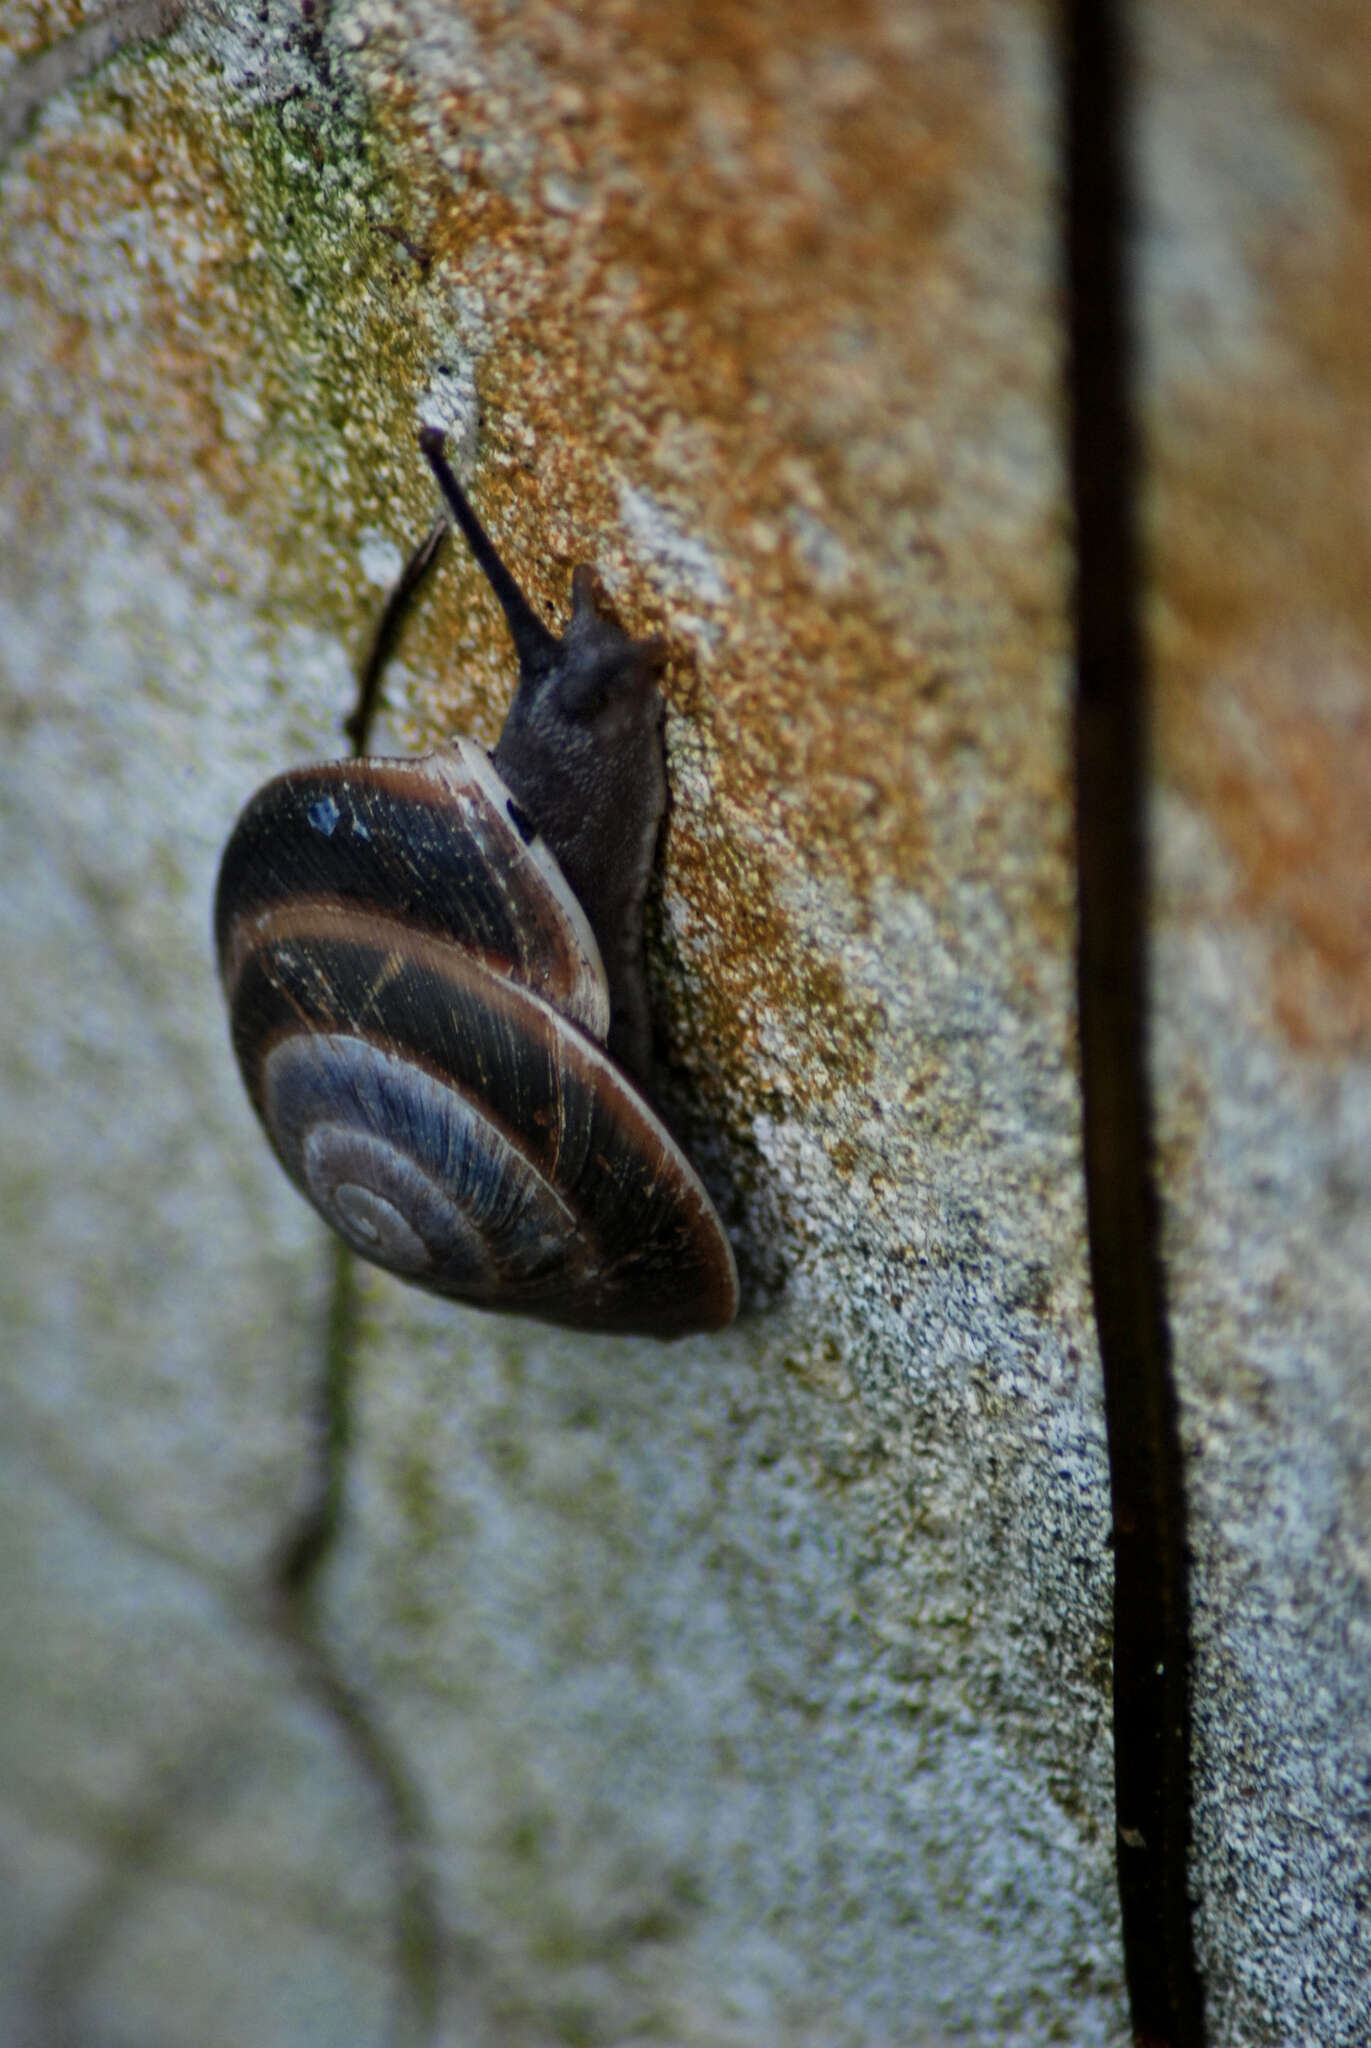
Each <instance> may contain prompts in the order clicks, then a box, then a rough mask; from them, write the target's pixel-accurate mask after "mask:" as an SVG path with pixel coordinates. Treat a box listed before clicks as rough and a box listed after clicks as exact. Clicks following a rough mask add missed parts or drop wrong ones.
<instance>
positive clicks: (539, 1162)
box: [218, 764, 736, 1336]
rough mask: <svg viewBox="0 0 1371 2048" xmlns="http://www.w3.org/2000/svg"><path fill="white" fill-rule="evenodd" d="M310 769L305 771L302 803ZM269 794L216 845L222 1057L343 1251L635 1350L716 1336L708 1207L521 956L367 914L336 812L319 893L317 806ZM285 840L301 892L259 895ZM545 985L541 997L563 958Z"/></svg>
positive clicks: (718, 1279)
mask: <svg viewBox="0 0 1371 2048" xmlns="http://www.w3.org/2000/svg"><path fill="white" fill-rule="evenodd" d="M389 765H390V764H382V766H383V768H388V767H389ZM354 772H355V771H354ZM318 773H319V771H317V770H302V771H301V776H302V778H306V780H305V782H304V784H303V787H304V789H305V790H306V792H314V791H317V787H318V784H317V779H316V778H317V776H318ZM289 781H290V778H289V777H284V778H278V783H289ZM276 788H277V785H269V786H268V790H267V791H266V792H263V793H262V794H263V797H270V806H269V807H270V809H271V810H272V812H273V813H274V815H273V817H272V819H271V831H270V833H269V834H267V835H264V836H260V837H259V820H258V818H257V816H256V814H255V805H256V803H258V802H260V801H261V800H260V799H258V800H255V802H254V805H250V806H249V809H248V811H247V812H246V813H245V814H244V823H243V826H242V827H241V828H240V829H242V830H243V831H244V832H245V834H246V835H247V838H248V840H249V842H250V843H249V844H248V845H246V846H242V845H239V844H237V837H238V835H237V834H235V837H234V840H231V841H230V846H229V851H228V854H227V855H226V857H225V866H224V872H225V876H226V878H227V879H226V881H225V883H224V885H223V886H221V891H220V901H219V906H218V922H219V939H220V948H221V971H222V973H223V977H224V983H225V989H226V992H227V994H228V998H229V1008H230V1015H231V1020H232V1029H233V1041H234V1049H235V1051H236V1053H237V1057H238V1062H239V1065H240V1067H241V1068H242V1071H243V1076H244V1079H245V1081H246V1083H247V1087H248V1092H249V1094H250V1096H251V1098H252V1101H253V1104H254V1106H255V1108H256V1110H257V1113H258V1115H259V1117H260V1118H261V1120H262V1123H263V1125H264V1127H265V1129H266V1131H267V1134H268V1136H269V1137H270V1138H271V1141H272V1144H273V1146H274V1147H275V1149H276V1152H277V1154H278V1156H279V1157H280V1159H281V1162H282V1164H283V1165H284V1167H285V1168H286V1171H287V1172H288V1173H289V1174H290V1176H291V1178H292V1179H293V1180H294V1181H295V1183H296V1185H297V1187H299V1189H300V1190H301V1192H302V1193H303V1194H304V1195H306V1196H307V1197H308V1199H309V1200H310V1201H311V1202H312V1203H313V1204H314V1206H315V1208H316V1209H318V1211H319V1213H320V1214H321V1215H322V1216H323V1217H324V1218H325V1220H326V1221H327V1222H328V1223H329V1224H331V1225H332V1227H333V1228H334V1229H336V1230H337V1231H339V1233H340V1234H341V1235H342V1236H343V1237H344V1238H345V1239H346V1241H347V1242H348V1243H349V1244H351V1245H352V1246H353V1247H354V1248H355V1249H356V1250H357V1251H359V1252H361V1253H362V1254H363V1255H364V1256H366V1257H367V1258H370V1259H372V1260H374V1261H375V1262H376V1263H377V1264H380V1265H385V1266H388V1267H390V1268H391V1270H393V1271H395V1272H397V1273H399V1274H400V1275H401V1276H402V1277H403V1278H405V1279H408V1280H411V1281H413V1282H415V1283H416V1284H417V1285H419V1286H421V1287H426V1288H428V1289H430V1290H431V1291H433V1292H435V1293H439V1294H448V1295H453V1296H455V1297H457V1298H459V1299H462V1300H466V1301H471V1302H474V1303H476V1304H478V1305H480V1306H486V1307H498V1308H502V1309H511V1310H514V1311H516V1312H518V1313H521V1314H524V1315H529V1316H536V1317H541V1318H543V1319H544V1320H546V1321H549V1322H555V1323H561V1324H565V1325H568V1326H570V1327H573V1328H586V1329H601V1330H623V1331H637V1332H641V1333H644V1334H648V1335H653V1336H676V1335H679V1334H680V1333H681V1332H682V1331H685V1330H692V1329H712V1328H718V1327H721V1326H722V1325H723V1324H725V1323H727V1322H729V1321H730V1320H731V1319H732V1316H733V1313H734V1310H735V1306H736V1279H735V1276H734V1272H733V1262H732V1254H731V1252H730V1250H729V1247H728V1242H727V1239H726V1238H725V1237H724V1235H723V1232H722V1230H721V1228H720V1226H719V1222H718V1218H717V1217H716V1216H715V1214H714V1210H713V1207H712V1205H711V1203H710V1201H709V1197H708V1195H707V1194H706V1193H705V1190H704V1188H703V1186H702V1185H701V1183H700V1181H699V1179H698V1177H697V1176H696V1174H695V1172H694V1169H693V1168H692V1167H691V1165H690V1163H689V1161H688V1160H687V1159H686V1158H685V1155H684V1154H683V1153H682V1152H681V1150H680V1148H679V1146H678V1145H677V1144H676V1142H675V1140H674V1139H673V1138H672V1137H671V1136H670V1134H669V1133H668V1132H667V1130H666V1129H665V1127H664V1125H663V1124H662V1123H661V1122H660V1120H659V1119H658V1118H657V1116H656V1115H655V1113H654V1112H653V1110H652V1109H651V1108H650V1106H649V1105H648V1104H647V1102H646V1101H645V1100H644V1099H643V1097H642V1096H641V1095H640V1094H639V1092H638V1090H637V1089H636V1088H635V1087H634V1086H633V1084H632V1083H631V1082H630V1081H629V1080H628V1079H627V1078H626V1076H625V1075H624V1074H623V1073H622V1072H621V1071H620V1070H619V1068H618V1067H617V1066H616V1065H615V1064H614V1062H613V1061H612V1060H610V1058H609V1057H608V1055H607V1054H606V1053H605V1052H604V1051H603V1049H602V1048H601V1047H600V1046H599V1045H598V1044H597V1043H596V1042H595V1040H594V1039H593V1038H592V1036H591V1035H590V1034H589V1032H588V1031H587V1030H586V1029H585V1028H584V1027H583V1026H582V1025H580V1024H578V1023H577V1022H576V1021H574V1020H572V1019H569V1018H568V1017H566V1016H565V1015H563V1014H562V1013H561V1011H560V1010H559V1009H557V1008H555V1007H554V1006H553V1004H552V1003H550V1002H549V1001H547V1000H546V999H545V998H544V997H543V996H542V995H540V994H538V993H537V992H536V990H534V989H533V988H530V987H528V986H526V985H524V982H523V980H522V979H521V978H520V975H521V973H522V971H523V970H522V968H521V967H520V969H519V973H516V971H515V968H516V966H519V963H517V962H515V963H511V962H509V961H499V960H498V959H496V960H494V961H492V960H491V959H490V958H489V949H488V948H487V947H480V948H476V949H474V950H473V948H472V947H471V946H470V945H469V944H468V943H467V942H466V940H465V939H462V940H456V939H453V938H450V937H446V936H443V935H441V934H439V933H436V932H434V931H433V930H432V929H431V928H429V923H420V924H419V925H418V926H417V927H416V925H415V924H414V923H412V922H411V921H410V919H409V918H408V916H404V917H401V916H396V915H392V914H390V912H389V911H388V910H386V909H383V908H369V907H367V906H366V905H365V904H364V903H363V901H362V899H361V894H360V890H359V889H358V888H357V887H356V886H355V873H354V866H353V863H352V860H351V855H350V852H349V849H348V846H347V843H346V841H345V840H342V835H340V833H339V831H338V821H337V820H334V821H332V822H333V830H332V833H331V834H330V838H331V839H333V840H340V841H341V842H342V844H343V849H344V852H345V854H347V855H348V859H347V863H346V868H345V872H346V877H347V888H346V890H345V891H344V892H343V893H342V894H341V895H334V894H329V893H327V892H326V888H325V885H326V881H327V868H326V864H325V863H324V862H322V861H321V856H320V849H319V846H318V844H317V841H318V838H319V833H318V830H317V827H316V826H315V825H314V824H313V823H312V822H311V820H310V817H309V806H310V804H312V803H314V802H317V801H319V799H318V797H317V795H316V794H311V795H310V796H309V803H306V804H304V805H303V806H302V805H301V804H300V803H299V802H297V801H295V797H296V796H298V795H299V792H294V793H293V794H292V793H291V792H287V795H288V796H289V798H290V800H289V801H286V802H284V803H283V802H282V801H281V798H280V795H279V793H278V794H277V795H272V794H271V792H272V791H273V790H275V789H276ZM292 833H294V834H296V835H297V836H299V835H304V837H305V853H306V855H307V859H308V864H309V865H308V879H309V884H310V891H311V893H308V894H304V895H300V894H299V893H295V894H292V893H291V892H289V891H288V890H287V889H285V888H284V887H278V886H277V877H278V876H285V875H287V874H288V873H289V872H290V871H291V869H292V865H293V864H295V863H296V855H295V854H293V853H292V850H291V848H290V846H289V843H288V842H289V838H290V836H291V834H292ZM258 844H260V847H261V851H260V852H259V851H258V850H257V848H258ZM521 845H522V841H521ZM398 859H399V857H398V855H396V856H392V857H389V859H388V864H389V865H390V866H392V867H393V866H394V865H396V863H397V862H398ZM539 914H540V916H541V917H542V918H543V919H544V920H546V918H547V916H548V915H549V913H548V911H547V908H546V906H545V905H542V906H540V910H539ZM459 921H460V919H459ZM430 923H431V919H430ZM555 928H556V919H555V918H554V923H553V927H548V926H547V925H546V922H545V923H544V925H543V926H542V927H540V929H542V930H544V932H546V930H547V929H555ZM593 943H594V942H593V940H592V941H591V945H592V946H593ZM538 967H539V971H544V972H546V971H548V961H547V959H546V958H543V957H542V956H540V960H539V963H538ZM551 971H552V972H553V974H554V976H555V978H556V980H557V981H558V982H559V984H560V982H561V981H562V980H563V979H564V965H563V964H562V963H558V962H556V961H555V960H554V961H553V964H552V968H551ZM578 971H579V970H578ZM574 979H575V977H574V976H573V980H574Z"/></svg>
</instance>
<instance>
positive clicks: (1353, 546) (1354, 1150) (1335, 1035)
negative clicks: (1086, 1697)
mask: <svg viewBox="0 0 1371 2048" xmlns="http://www.w3.org/2000/svg"><path fill="white" fill-rule="evenodd" d="M1145 21H1146V34H1145V36H1144V38H1143V44H1142V50H1143V56H1144V58H1145V71H1144V78H1145V83H1146V91H1145V95H1144V102H1143V104H1144V108H1145V112H1146V121H1145V126H1144V131H1143V145H1144V146H1143V164H1144V166H1145V170H1146V176H1147V185H1146V192H1147V211H1146V218H1145V230H1146V232H1145V238H1144V243H1143V250H1144V262H1145V268H1144V277H1145V281H1146V287H1147V304H1148V308H1149V314H1150V318H1149V327H1148V343H1149V346H1148V372H1149V426H1150V453H1151V461H1152V465H1153V476H1154V491H1153V534H1154V548H1155V562H1156V593H1155V602H1154V609H1153V646H1154V651H1155V656H1156V661H1157V675H1158V688H1159V697H1158V719H1157V734H1156V740H1157V757H1158V775H1159V779H1158V788H1157V797H1156V804H1155V809H1154V839H1155V845H1156V851H1157V863H1158V879H1159V884H1160V888H1161V892H1162V894H1161V901H1160V904H1159V928H1158V933H1157V942H1156V951H1155V965H1156V986H1157V997H1158V1020H1157V1035H1156V1050H1155V1066H1156V1076H1157V1098H1158V1103H1159V1110H1160V1124H1161V1129H1160V1138H1161V1147H1162V1153H1161V1157H1162V1167H1163V1176H1162V1177H1163V1187H1164V1191H1165V1199H1166V1231H1167V1268H1168V1278H1169V1285H1170V1291H1171V1300H1172V1307H1173V1315H1174V1325H1175V1334H1176V1363H1177V1371H1178V1375H1179V1383H1180V1390H1181V1398H1182V1419H1183V1430H1184V1437H1185V1446H1186V1453H1187V1470H1188V1484H1189V1489H1190V1498H1191V1506H1192V1532H1191V1540H1192V1544H1193V1547H1194V1552H1195V1560H1196V1582H1195V1607H1196V1654H1197V1664H1196V1677H1195V1722H1196V1741H1197V1754H1196V1762H1197V1787H1198V1797H1197V1802H1196V1814H1195V1878H1196V1891H1197V1896H1198V1919H1197V1932H1198V1938H1199V1947H1200V1962H1201V1967H1202V1969H1203V1971H1204V1974H1205V1978H1206V1982H1207V1986H1208V2006H1209V2024H1210V2039H1211V2040H1212V2041H1214V2042H1215V2043H1221V2044H1227V2043H1248V2042H1268V2041H1272V2042H1274V2041H1280V2042H1285V2041H1311V2042H1313V2041H1317V2042H1320V2043H1334V2042H1337V2043H1343V2044H1347V2048H1352V2044H1354V2043H1359V2042H1362V2041H1365V2040H1366V2039H1367V2036H1368V2030H1369V2029H1371V1999H1369V1995H1368V1990H1367V1986H1368V1984H1371V1925H1369V1924H1368V1918H1367V1903H1366V1877H1365V1873H1366V1869H1367V1858H1368V1852H1371V1802H1369V1801H1368V1794H1367V1776H1366V1768H1367V1766H1366V1760H1367V1756H1368V1753H1369V1752H1371V1709H1369V1708H1368V1701H1369V1700H1371V1687H1368V1682H1367V1681H1368V1674H1369V1672H1371V1547H1369V1546H1368V1528H1371V1519H1369V1517H1368V1508H1369V1507H1371V1491H1369V1490H1368V1472H1367V1447H1368V1444H1371V1382H1368V1378H1367V1371H1366V1333H1367V1330H1368V1327H1371V1298H1369V1297H1368V1292H1367V1288H1368V1277H1369V1276H1371V1256H1369V1255H1371V1168H1369V1167H1368V1161H1371V1149H1369V1148H1368V1135H1369V1133H1371V1125H1369V1124H1368V1118H1369V1117H1371V1065H1368V1052H1369V1051H1371V983H1368V979H1367V976H1368V963H1371V946H1369V945H1368V941H1369V940H1371V916H1368V907H1369V906H1371V896H1369V895H1368V875H1369V874H1371V868H1368V860H1367V845H1368V841H1367V833H1366V819H1367V814H1368V812H1367V806H1368V791H1369V790H1371V597H1369V596H1368V590H1369V588H1371V586H1368V582H1367V577H1366V562H1367V560H1368V554H1369V549H1368V542H1371V533H1369V532H1368V523H1369V521H1368V507H1369V506H1371V500H1369V499H1368V494H1367V478H1368V476H1371V466H1369V465H1371V383H1369V382H1368V377H1367V364H1368V361H1371V331H1369V329H1371V312H1369V311H1368V306H1371V299H1369V298H1368V290H1367V284H1368V278H1369V277H1371V226H1368V216H1367V211H1366V205H1365V196H1366V191H1367V177H1368V171H1371V157H1368V150H1367V139H1366V124H1365V119H1364V111H1363V102H1364V85H1365V80H1366V78H1367V75H1368V68H1369V67H1371V24H1368V21H1367V18H1366V16H1365V13H1364V11H1363V10H1361V9H1358V8H1351V7H1339V6H1321V7H1314V8H1301V9H1295V8H1291V7H1288V6H1283V5H1274V4H1269V0H1267V4H1259V5H1258V6H1256V7H1247V6H1242V7H1230V6H1224V5H1222V4H1215V5H1207V6H1202V7H1200V8H1198V9H1196V8H1190V7H1187V8H1183V9H1178V8H1172V7H1169V6H1160V5H1159V6H1154V7H1152V8H1150V9H1149V10H1147V12H1146V16H1145Z"/></svg>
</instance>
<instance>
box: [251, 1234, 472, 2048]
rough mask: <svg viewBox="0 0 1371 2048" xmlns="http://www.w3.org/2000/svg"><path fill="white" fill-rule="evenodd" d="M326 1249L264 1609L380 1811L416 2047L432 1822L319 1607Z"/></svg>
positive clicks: (335, 1303)
mask: <svg viewBox="0 0 1371 2048" xmlns="http://www.w3.org/2000/svg"><path fill="white" fill-rule="evenodd" d="M331 1250H332V1255H333V1272H332V1283H331V1286H330V1291H329V1306H328V1318H327V1324H326V1330H325V1340H324V1357H323V1367H322V1371H321V1374H320V1379H319V1384H318V1398H317V1405H316V1410H315V1419H314V1427H315V1459H314V1471H313V1476H312V1484H311V1487H310V1490H309V1493H308V1495H307V1497H306V1500H305V1502H304V1505H303V1507H302V1508H301V1510H300V1513H299V1514H298V1516H297V1517H296V1519H295V1522H294V1525H293V1526H292V1527H291V1528H290V1529H289V1530H288V1531H287V1533H286V1536H285V1538H284V1540H283V1541H282V1543H281V1545H280V1547H279V1549H278V1551H277V1553H276V1558H275V1561H274V1564H273V1567H272V1570H271V1575H270V1611H271V1619H272V1625H273V1627H274V1629H275V1632H276V1634H277V1635H278V1636H279V1637H280V1639H281V1640H282V1641H283V1642H284V1644H285V1645H286V1647H287V1649H288V1650H289V1652H290V1654H291V1658H292V1661H293V1663H294V1665H295V1669H296V1673H297V1676H298V1678H299V1681H300V1684H301V1685H302V1687H303V1688H304V1690H305V1691H306V1692H307V1693H308V1694H309V1695H310V1697H311V1698H312V1699H313V1700H314V1701H315V1703H316V1705H317V1706H318V1707H319V1708H320V1709H321V1710H322V1712H323V1713H324V1714H325V1715H326V1716H327V1718H328V1719H329V1720H330V1721H331V1722H332V1724H333V1726H334V1727H335V1728H336V1730H337V1732H338V1735H339V1737H340V1739H341V1741H342V1743H343V1745H344V1747H345V1749H346V1751H347V1753H348V1755H349V1756H350V1757H351V1758H352V1760H353V1762H354V1764H355V1765H356V1766H357V1768H358V1769H359V1770H360V1771H361V1773H362V1775H363V1776H364V1777H365V1778H366V1780H367V1781H368V1782H369V1783H370V1785H371V1787H372V1789H373V1791H374V1793H375V1795H376V1797H377V1800H378V1802H379V1804H380V1806H381V1810H382V1812H383V1813H384V1815H385V1819H386V1827H387V1832H388V1834H389V1838H390V1848H391V1860H392V1865H393V1881H394V1893H395V1910H394V1923H393V1928H392V1962H393V1967H394V1973H395V1987H396V1989H395V2000H394V2005H393V2008H392V2014H391V2028H390V2039H391V2041H392V2042H393V2043H394V2044H395V2048H420V2044H422V2043H425V2042H428V2041H431V2040H432V2039H433V2038H434V2036H435V2034H436V2031H437V2025H438V2016H439V2002H440V1996H441V1989H442V1985H441V1977H442V1936H441V1929H440V1923H439V1915H438V1901H437V1890H436V1885H435V1882H434V1878H433V1871H432V1855H431V1841H430V1837H429V1830H428V1824H427V1820H426V1818H425V1815H424V1811H423V1806H422V1803H421V1801H420V1798H419V1795H418V1792H417V1791H416V1789H415V1786H414V1784H413V1782H412V1780H411V1778H410V1775H409V1773H408V1771H407V1770H406V1768H405V1765H404V1761H403V1759H402V1758H401V1756H400V1753H399V1751H398V1750H397V1749H396V1748H395V1746H394V1745H393V1744H392V1743H391V1742H390V1741H389V1740H388V1739H387V1738H386V1736H385V1734H384V1733H383V1731H382V1729H381V1727H380V1725H379V1723H378V1721H377V1719H376V1716H375V1715H374V1713H373V1712H372V1710H371V1708H370V1706H369V1705H368V1703H367V1701H366V1700H365V1698H364V1697H363V1695H362V1693H361V1692H360V1691H359V1689H358V1688H357V1687H356V1686H354V1685H353V1684H351V1683H350V1682H349V1680H348V1678H347V1677H346V1676H345V1674H344V1672H343V1671H342V1669H341V1667H340V1665H339V1663H338V1660H337V1659H336V1657H335V1656H334V1654H333V1652H332V1650H331V1648H330V1646H329V1644H328V1642H327V1640H326V1637H325V1634H324V1631H323V1629H322V1627H321V1625H320V1619H319V1613H318V1600H317V1593H318V1587H319V1584H320V1579H321V1575H322V1573H323V1571H324V1569H325V1567H326V1565H327V1564H328V1561H329V1558H330V1557H331V1555H332V1553H333V1550H334V1547H335V1545H336V1544H337V1541H338V1538H339V1535H340V1534H341V1531H342V1524H343V1507H344V1490H345V1481H346V1469H347V1457H348V1452H349V1449H350V1447H351V1441H352V1399H351V1397H352V1382H353V1372H354V1364H355V1359H356V1352H357V1286H356V1274H355V1268H354V1264H353V1259H352V1254H351V1253H350V1252H349V1251H348V1249H347V1247H346V1246H345V1245H343V1244H342V1243H340V1242H333V1243H332V1244H331Z"/></svg>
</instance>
